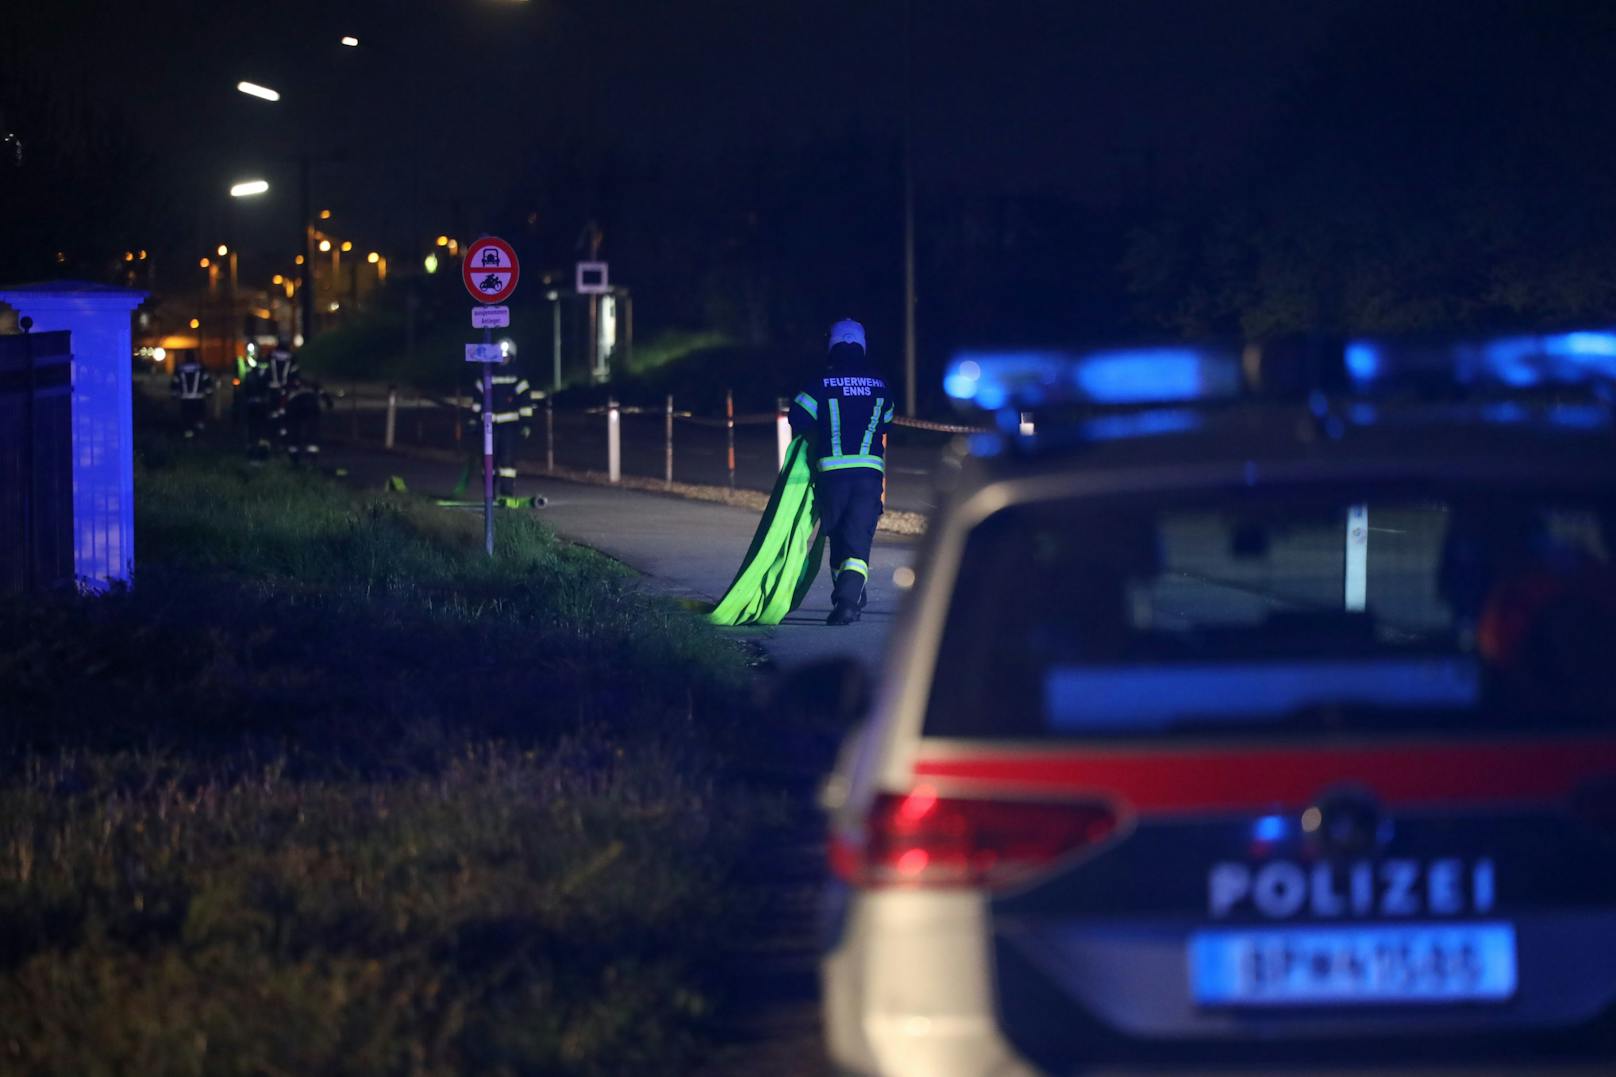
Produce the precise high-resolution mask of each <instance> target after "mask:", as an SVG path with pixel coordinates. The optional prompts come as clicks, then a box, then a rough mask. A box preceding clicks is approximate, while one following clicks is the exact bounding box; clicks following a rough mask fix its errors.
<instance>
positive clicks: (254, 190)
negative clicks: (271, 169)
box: [230, 179, 269, 198]
mask: <svg viewBox="0 0 1616 1077" xmlns="http://www.w3.org/2000/svg"><path fill="white" fill-rule="evenodd" d="M268 191H269V181H268V180H261V179H258V180H245V181H243V182H241V183H237V184H233V185H232V186H231V188H230V197H231V198H251V197H252V196H253V195H259V194H265V193H267V192H268Z"/></svg>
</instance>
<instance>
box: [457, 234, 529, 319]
mask: <svg viewBox="0 0 1616 1077" xmlns="http://www.w3.org/2000/svg"><path fill="white" fill-rule="evenodd" d="M521 273H522V271H521V267H520V266H519V265H517V262H516V252H515V251H513V250H511V245H510V244H509V243H506V242H505V241H504V240H503V239H496V238H494V237H493V236H484V237H483V238H481V239H479V240H477V241H476V242H474V243H472V245H471V246H469V247H467V248H466V257H465V260H464V261H462V262H461V263H460V279H461V280H463V281H465V282H466V291H468V292H470V293H471V297H472V298H473V299H475V300H477V302H479V303H502V302H504V301H505V300H507V299H509V298H510V297H511V293H512V292H514V291H516V279H517V278H518V277H519V276H521Z"/></svg>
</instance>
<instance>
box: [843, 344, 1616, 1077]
mask: <svg viewBox="0 0 1616 1077" xmlns="http://www.w3.org/2000/svg"><path fill="white" fill-rule="evenodd" d="M1273 359H1274V357H1273V356H1272V355H1269V356H1264V355H1263V354H1261V353H1260V352H1252V353H1247V354H1244V355H1241V354H1235V353H1223V352H1219V351H1217V350H1216V349H1155V350H1142V351H1134V352H1114V353H1100V354H1090V355H1085V356H1079V357H1076V358H1072V357H1068V356H1058V355H1048V354H1012V355H971V356H963V357H961V358H960V359H959V360H958V361H957V362H956V363H955V364H954V366H953V368H952V369H951V371H950V374H949V378H948V388H949V391H950V393H951V394H952V395H954V396H955V397H956V398H959V399H961V400H965V401H970V402H974V403H976V404H980V405H985V406H986V407H987V408H988V409H989V410H992V411H994V412H996V413H998V414H1000V415H1004V416H1008V419H1007V424H1006V433H1005V434H1004V435H1003V436H988V435H983V436H980V437H978V438H976V439H975V440H974V441H973V442H972V443H970V444H969V445H967V446H963V447H961V448H960V449H959V450H958V451H956V452H954V453H953V454H952V455H951V457H950V459H949V462H948V464H947V466H946V468H945V476H944V483H943V485H944V486H945V487H947V494H946V497H947V500H946V507H945V508H944V510H943V511H941V512H940V513H939V514H938V515H937V516H936V517H934V520H933V524H932V528H931V531H930V533H929V536H928V538H927V550H926V552H925V555H924V556H923V558H922V559H921V562H920V566H921V567H920V568H919V572H918V578H917V581H916V582H915V584H914V589H913V591H912V593H911V594H910V595H909V599H908V602H907V604H906V608H905V611H904V614H903V616H902V619H901V622H900V624H899V626H898V628H897V630H896V631H895V634H894V636H893V641H892V644H891V646H890V650H889V654H888V660H887V666H886V668H885V670H884V674H883V676H882V677H881V679H880V681H879V684H878V686H877V687H876V688H875V690H874V699H873V704H872V706H871V707H870V708H869V709H868V714H867V715H866V717H865V719H864V721H863V722H862V724H861V725H859V726H858V727H857V729H856V731H855V733H854V734H853V735H852V737H851V738H850V739H849V741H848V742H847V744H846V745H845V747H844V749H843V752H842V757H841V760H840V762H839V763H838V766H837V768H836V771H835V773H834V774H833V776H832V777H831V778H830V780H829V782H828V783H827V785H826V788H825V792H824V801H825V807H826V809H827V811H828V812H829V816H830V818H829V822H830V841H829V846H830V867H831V872H832V875H833V877H834V881H833V883H832V885H831V887H830V893H829V899H828V902H827V908H826V918H825V929H826V939H825V946H826V949H825V955H824V958H823V963H822V980H823V990H824V1021H825V1028H826V1035H827V1040H828V1049H829V1054H830V1056H831V1059H832V1061H833V1062H834V1064H835V1065H836V1066H837V1067H838V1068H839V1070H841V1071H843V1072H848V1073H859V1074H872V1075H873V1074H894V1075H898V1074H913V1075H925V1077H948V1075H954V1074H959V1075H967V1074H969V1075H977V1074H1022V1073H1058V1074H1064V1073H1088V1072H1105V1073H1112V1072H1135V1071H1140V1070H1148V1071H1150V1072H1158V1071H1162V1070H1172V1071H1178V1070H1182V1071H1187V1072H1205V1071H1208V1070H1216V1071H1218V1072H1226V1071H1232V1072H1253V1073H1267V1072H1274V1071H1290V1070H1291V1069H1293V1068H1295V1069H1320V1068H1323V1069H1326V1070H1328V1069H1330V1068H1331V1067H1334V1068H1335V1069H1336V1071H1359V1070H1361V1069H1364V1068H1373V1069H1374V1070H1375V1071H1376V1072H1394V1071H1398V1070H1401V1069H1404V1068H1406V1069H1408V1070H1412V1071H1417V1072H1422V1073H1423V1072H1433V1071H1435V1072H1448V1070H1449V1069H1450V1068H1452V1069H1455V1070H1458V1071H1461V1072H1469V1071H1470V1070H1472V1069H1476V1068H1479V1069H1481V1070H1482V1071H1484V1072H1509V1073H1532V1074H1537V1073H1554V1072H1562V1071H1563V1072H1589V1073H1613V1072H1616V1061H1613V1058H1616V1053H1613V1052H1616V568H1613V565H1612V560H1611V559H1612V557H1613V555H1616V432H1613V427H1612V421H1611V410H1610V408H1609V406H1608V405H1607V403H1606V402H1605V400H1604V399H1602V398H1601V394H1602V393H1603V386H1604V385H1605V384H1606V383H1607V381H1608V379H1610V378H1611V377H1612V375H1616V334H1608V333H1566V334H1553V335H1548V336H1523V337H1511V338H1502V339H1498V340H1484V341H1471V342H1461V343H1459V344H1457V345H1451V346H1446V347H1441V348H1438V347H1436V346H1433V345H1426V344H1405V343H1399V342H1395V341H1393V342H1387V341H1379V342H1377V341H1356V342H1353V343H1351V344H1349V345H1348V346H1346V347H1345V348H1344V349H1338V350H1333V351H1332V350H1328V349H1327V350H1326V351H1325V352H1324V353H1323V356H1322V358H1321V356H1320V353H1318V352H1316V351H1315V352H1308V353H1307V354H1304V355H1300V356H1293V357H1291V359H1290V360H1288V361H1287V362H1285V363H1279V362H1274V361H1272V360H1273ZM1433 369H1441V370H1442V371H1443V372H1444V374H1443V377H1444V378H1445V379H1447V380H1448V381H1449V382H1453V383H1456V384H1459V385H1462V386H1464V387H1465V388H1466V392H1465V393H1463V394H1451V395H1446V394H1440V393H1438V394H1434V395H1433V393H1432V392H1430V387H1431V386H1430V382H1431V372H1432V370H1433ZM1285 370H1289V371H1293V372H1294V371H1298V370H1302V371H1310V372H1311V375H1310V376H1311V377H1312V379H1313V380H1312V381H1311V382H1310V383H1309V384H1310V385H1314V386H1322V388H1314V389H1311V390H1310V389H1309V388H1308V386H1307V385H1303V386H1300V387H1298V386H1296V385H1292V386H1290V387H1289V388H1290V389H1291V390H1292V391H1290V392H1288V393H1281V394H1280V395H1281V397H1284V399H1278V400H1274V399H1267V400H1264V399H1255V400H1254V399H1252V398H1251V397H1250V389H1251V386H1252V384H1253V382H1254V380H1255V381H1261V379H1262V375H1263V373H1264V372H1265V371H1266V372H1268V373H1270V374H1273V373H1275V372H1281V371H1285ZM1254 372H1255V373H1256V375H1257V377H1256V378H1255V379H1254V378H1253V373H1254ZM1399 372H1403V373H1409V372H1412V376H1411V377H1408V378H1405V379H1403V381H1402V382H1401V383H1400V382H1399V380H1398V375H1399ZM1270 380H1271V379H1270ZM1572 383H1575V384H1572ZM1400 386H1401V387H1400ZM1409 386H1413V388H1412V389H1410V388H1409ZM1073 400H1077V401H1081V402H1083V403H1084V404H1085V405H1110V407H1103V408H1095V407H1089V408H1088V409H1087V410H1086V411H1085V412H1084V414H1083V415H1082V417H1080V418H1077V419H1075V420H1073V421H1070V422H1048V421H1046V420H1045V418H1044V416H1045V415H1046V414H1048V413H1050V412H1051V411H1052V410H1054V409H1053V407H1052V405H1054V404H1065V403H1070V402H1071V401H1073ZM1148 404H1164V405H1165V406H1143V405H1148ZM1116 405H1130V406H1127V407H1117V406H1116ZM1029 407H1031V408H1034V409H1038V408H1041V409H1043V410H1041V411H1036V410H1035V414H1034V416H1033V419H1034V421H1035V423H1036V425H1035V426H1033V432H1032V433H1031V434H1030V435H1028V434H1025V433H1022V432H1020V431H1021V430H1022V429H1024V428H1022V427H1021V425H1020V423H1019V422H1018V419H1019V418H1020V416H1019V415H1018V412H1020V411H1022V410H1024V409H1027V408H1029ZM848 675H849V676H851V673H849V674H848Z"/></svg>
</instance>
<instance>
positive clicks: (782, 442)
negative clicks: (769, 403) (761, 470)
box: [774, 396, 791, 469]
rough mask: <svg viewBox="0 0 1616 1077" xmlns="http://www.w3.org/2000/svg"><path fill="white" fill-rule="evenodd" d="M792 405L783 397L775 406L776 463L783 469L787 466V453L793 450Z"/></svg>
mask: <svg viewBox="0 0 1616 1077" xmlns="http://www.w3.org/2000/svg"><path fill="white" fill-rule="evenodd" d="M790 409H791V403H790V402H789V401H788V400H786V398H785V397H783V396H782V397H781V398H780V399H779V400H777V401H776V402H775V405H774V445H775V456H776V458H777V459H776V460H775V463H776V465H777V466H778V467H780V468H781V469H784V468H785V466H786V451H787V450H788V449H790V448H791V411H790Z"/></svg>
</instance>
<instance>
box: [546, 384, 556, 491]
mask: <svg viewBox="0 0 1616 1077" xmlns="http://www.w3.org/2000/svg"><path fill="white" fill-rule="evenodd" d="M544 470H546V471H548V472H550V473H551V474H554V473H555V401H554V400H552V399H551V398H550V397H545V398H544Z"/></svg>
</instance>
